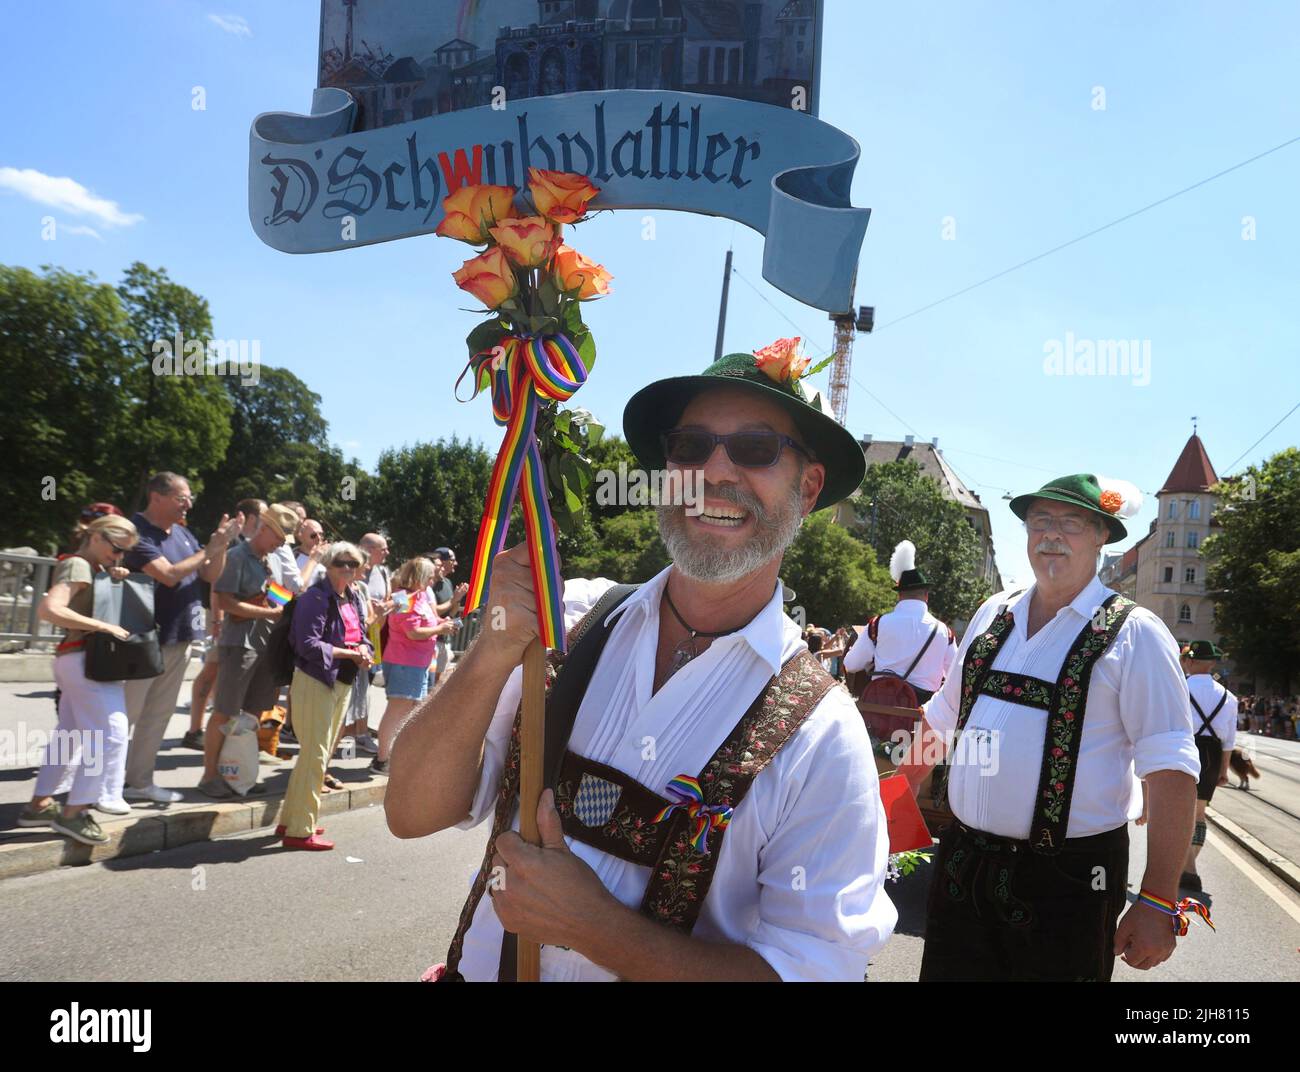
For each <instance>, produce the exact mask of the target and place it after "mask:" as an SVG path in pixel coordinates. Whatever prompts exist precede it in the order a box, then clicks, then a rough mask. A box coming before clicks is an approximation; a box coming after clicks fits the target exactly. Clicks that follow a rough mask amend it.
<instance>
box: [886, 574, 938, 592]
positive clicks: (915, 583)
mask: <svg viewBox="0 0 1300 1072" xmlns="http://www.w3.org/2000/svg"><path fill="white" fill-rule="evenodd" d="M894 587H895V588H897V589H898V590H899V591H900V592H906V591H908V589H912V588H929V587H930V578H929V577H927V576H926V575H925V574H924V573H922V572H921V571H920V570H919V569H910V570H904V571H903V575H902V576H901V577H899V578H898V583H897V584H895V585H894Z"/></svg>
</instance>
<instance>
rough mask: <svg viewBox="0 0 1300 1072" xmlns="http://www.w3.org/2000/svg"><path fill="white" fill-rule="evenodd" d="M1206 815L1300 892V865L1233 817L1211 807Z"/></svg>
mask: <svg viewBox="0 0 1300 1072" xmlns="http://www.w3.org/2000/svg"><path fill="white" fill-rule="evenodd" d="M1205 817H1206V818H1207V819H1209V820H1210V822H1212V823H1213V824H1214V826H1215V828H1216V829H1218V830H1221V831H1223V833H1225V834H1226V835H1227V836H1228V837H1230V838H1231V839H1232V840H1233V841H1235V842H1236V843H1237V844H1238V845H1239V846H1240V847H1241V848H1243V849H1245V850H1246V851H1247V852H1248V853H1250V855H1251V856H1253V857H1254V858H1255V859H1256V860H1258V861H1259V862H1260V863H1262V864H1263V865H1264V866H1265V867H1267V868H1268V869H1269V870H1270V871H1272V872H1273V874H1275V875H1277V877H1278V878H1280V879H1281V880H1282V881H1283V882H1285V883H1286V884H1287V885H1288V886H1290V887H1291V888H1292V889H1293V890H1295V891H1296V892H1297V893H1300V867H1297V866H1296V865H1295V864H1294V863H1292V862H1291V861H1290V860H1288V859H1287V858H1286V857H1285V856H1283V855H1282V854H1281V853H1280V852H1277V851H1275V850H1274V849H1271V848H1269V847H1268V846H1267V845H1265V844H1264V843H1263V842H1262V841H1260V840H1259V838H1257V837H1256V836H1255V835H1254V834H1252V833H1249V832H1248V831H1246V830H1245V829H1243V828H1242V827H1240V826H1238V825H1237V824H1236V823H1234V822H1233V821H1232V820H1231V819H1228V818H1226V817H1225V816H1222V815H1220V814H1218V813H1217V812H1215V811H1212V810H1211V809H1209V808H1207V809H1206V810H1205Z"/></svg>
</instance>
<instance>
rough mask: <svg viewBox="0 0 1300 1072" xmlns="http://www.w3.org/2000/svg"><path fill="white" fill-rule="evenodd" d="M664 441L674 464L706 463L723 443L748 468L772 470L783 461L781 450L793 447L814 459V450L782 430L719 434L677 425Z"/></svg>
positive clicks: (730, 456) (666, 454)
mask: <svg viewBox="0 0 1300 1072" xmlns="http://www.w3.org/2000/svg"><path fill="white" fill-rule="evenodd" d="M661 441H662V443H663V448H664V457H665V458H667V459H668V460H669V461H670V462H672V463H673V464H674V465H703V464H704V463H705V462H707V461H708V460H709V459H710V458H711V457H713V448H714V447H716V446H717V445H718V444H719V443H721V444H722V445H723V446H725V447H726V448H727V457H728V458H730V459H731V461H732V463H733V464H735V465H739V466H741V467H742V468H745V469H770V468H771V467H772V466H774V465H775V464H776V463H777V462H778V461H780V460H781V451H782V450H784V449H785V448H786V447H793V448H794V449H795V450H797V451H798V452H799V453H800V454H802V455H803V456H804V457H805V458H808V459H809V460H810V461H811V460H812V457H813V456H812V452H811V451H809V450H808V449H807V448H806V447H805V446H804V445H803V444H802V443H799V442H798V441H796V440H794V439H791V438H790V437H789V436H788V435H781V433H780V432H732V433H731V434H730V435H719V434H717V433H716V432H707V431H705V430H704V429H703V428H674V429H673V430H672V431H669V432H665V433H664V434H663V435H662V437H661Z"/></svg>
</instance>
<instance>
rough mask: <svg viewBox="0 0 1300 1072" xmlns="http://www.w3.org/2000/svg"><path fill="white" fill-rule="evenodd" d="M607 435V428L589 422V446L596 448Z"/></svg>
mask: <svg viewBox="0 0 1300 1072" xmlns="http://www.w3.org/2000/svg"><path fill="white" fill-rule="evenodd" d="M604 434H605V426H604V425H603V424H597V423H596V422H595V421H588V422H587V446H589V447H594V446H595V445H596V444H597V443H599V442H600V440H601V437H603V436H604Z"/></svg>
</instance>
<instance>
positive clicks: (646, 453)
mask: <svg viewBox="0 0 1300 1072" xmlns="http://www.w3.org/2000/svg"><path fill="white" fill-rule="evenodd" d="M798 347H799V339H798V338H793V339H780V340H778V341H777V342H774V343H773V344H772V345H771V346H767V347H764V348H763V349H762V350H757V351H755V352H754V353H750V354H727V356H726V357H723V358H720V359H719V360H717V361H715V362H714V363H713V364H712V365H710V366H709V367H708V368H706V369H705V370H704V371H703V372H701V373H700V374H699V375H698V376H672V377H670V378H668V379H666V380H658V381H656V382H655V383H652V384H649V385H648V386H646V387H643V388H641V390H639V391H638V392H637V393H636V394H634V395H633V396H632V398H631V399H630V400H629V401H628V404H627V407H626V408H625V409H624V410H623V435H624V437H625V438H626V439H627V442H628V446H630V447H631V448H632V451H633V453H634V454H636V456H637V459H638V460H639V461H640V462H641V464H642V465H644V466H645V467H646V468H648V469H661V468H663V467H664V466H665V465H666V464H667V459H665V457H664V450H663V443H662V440H661V438H660V437H661V436H662V435H663V433H665V432H667V431H670V430H671V429H673V428H675V427H676V426H677V422H678V421H679V420H680V419H681V415H682V413H683V411H684V410H685V409H686V406H687V404H688V403H689V402H690V401H691V399H692V398H694V397H695V396H696V395H698V394H700V393H701V392H702V391H706V390H711V389H714V388H718V387H736V388H740V389H741V390H744V391H749V392H752V393H754V394H755V395H757V396H758V397H760V398H765V399H768V400H770V401H772V402H775V403H777V405H779V406H780V407H781V408H782V409H784V410H785V411H786V412H787V413H788V414H790V417H791V419H792V420H793V421H794V423H795V427H796V428H797V429H798V431H799V439H800V440H801V442H802V443H803V445H804V446H805V447H807V448H808V450H809V451H811V452H812V455H813V459H814V460H815V461H817V462H820V463H821V464H822V465H824V466H825V467H826V483H825V485H824V486H823V487H822V492H821V495H819V496H818V498H817V502H816V504H815V505H814V506H813V509H814V510H821V509H823V508H825V507H827V506H832V505H834V504H835V503H837V502H839V501H840V500H841V499H847V498H848V497H849V496H850V495H852V494H853V492H854V491H856V490H857V489H858V487H859V485H861V483H862V478H863V477H864V476H866V473H867V459H866V457H865V455H863V453H862V447H861V445H860V444H859V443H858V441H857V440H856V439H855V438H854V437H853V433H851V432H850V431H849V430H848V429H847V428H845V427H844V426H843V425H842V424H840V422H839V421H837V420H836V419H835V418H834V417H833V416H832V415H831V414H830V413H829V412H828V407H827V406H826V403H825V400H824V399H823V398H822V395H821V392H820V391H813V392H812V394H811V395H810V394H809V393H808V392H807V391H805V390H804V387H803V384H801V383H800V382H799V377H800V376H802V375H803V373H804V371H805V369H807V367H808V364H809V359H808V358H806V357H800V356H799V353H798Z"/></svg>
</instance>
